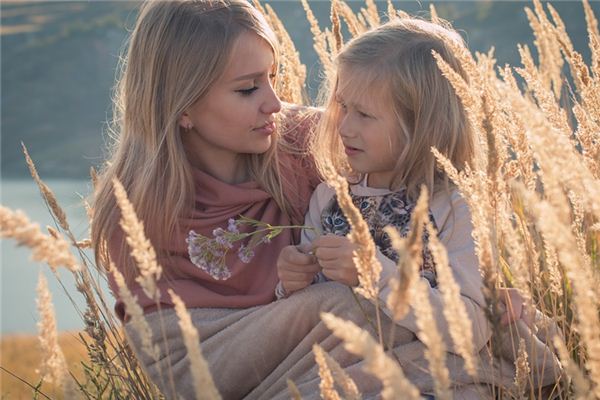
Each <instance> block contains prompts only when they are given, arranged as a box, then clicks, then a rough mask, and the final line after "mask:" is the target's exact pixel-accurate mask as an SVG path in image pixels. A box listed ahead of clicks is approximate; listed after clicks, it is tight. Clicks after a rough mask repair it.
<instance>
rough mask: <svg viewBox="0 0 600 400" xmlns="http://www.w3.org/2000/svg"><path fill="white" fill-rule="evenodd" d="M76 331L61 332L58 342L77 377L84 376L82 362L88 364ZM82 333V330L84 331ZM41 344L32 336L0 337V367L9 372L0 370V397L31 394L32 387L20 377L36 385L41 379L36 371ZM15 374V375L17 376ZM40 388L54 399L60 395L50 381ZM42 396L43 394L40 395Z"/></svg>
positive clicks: (39, 361) (23, 396) (8, 397)
mask: <svg viewBox="0 0 600 400" xmlns="http://www.w3.org/2000/svg"><path fill="white" fill-rule="evenodd" d="M79 334H80V333H79V332H61V333H60V334H59V337H58V343H59V345H60V347H61V348H62V349H63V352H64V354H65V358H66V359H67V365H68V366H69V371H71V372H72V373H73V374H74V375H75V376H76V377H77V378H78V379H81V378H82V377H83V368H82V366H81V363H82V362H85V363H89V359H88V357H87V349H86V347H85V345H84V344H83V343H82V342H81V340H80V338H79ZM83 334H84V335H85V333H83ZM42 356H43V354H42V351H41V348H40V343H39V340H38V338H37V336H35V335H5V336H2V337H1V338H0V364H1V365H2V368H4V369H5V370H7V371H10V372H11V373H12V374H14V375H16V377H15V376H11V375H10V374H8V373H7V372H4V371H2V372H1V373H0V398H2V399H7V400H8V399H26V398H32V397H33V389H32V388H31V387H29V386H28V385H27V384H25V383H24V382H22V381H21V380H19V379H18V378H20V379H23V380H25V381H26V382H29V383H31V384H34V385H36V384H37V383H39V382H40V381H41V376H40V374H39V373H37V372H36V370H37V368H38V366H39V365H41V361H42ZM17 377H18V378H17ZM39 389H40V391H42V392H43V393H45V394H47V395H48V396H49V397H51V398H53V399H60V398H63V393H62V390H61V388H57V387H56V386H55V385H53V384H49V383H44V384H42V385H41V386H40V388H39ZM41 397H42V398H43V396H41Z"/></svg>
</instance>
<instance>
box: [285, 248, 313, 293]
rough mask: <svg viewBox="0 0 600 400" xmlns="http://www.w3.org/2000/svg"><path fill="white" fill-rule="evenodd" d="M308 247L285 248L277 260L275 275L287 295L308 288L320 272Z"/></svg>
mask: <svg viewBox="0 0 600 400" xmlns="http://www.w3.org/2000/svg"><path fill="white" fill-rule="evenodd" d="M305 252H308V246H302V245H301V246H286V247H284V248H283V249H282V250H281V252H280V253H279V258H277V275H278V276H279V280H280V281H281V284H282V285H283V289H284V290H285V293H286V294H287V295H290V294H292V293H294V292H297V291H298V290H300V289H304V288H305V287H307V286H309V285H310V284H311V283H312V281H313V279H314V277H315V275H316V274H317V273H318V272H319V271H320V270H321V267H320V266H319V264H317V261H316V259H315V256H313V255H310V254H305Z"/></svg>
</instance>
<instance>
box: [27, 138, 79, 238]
mask: <svg viewBox="0 0 600 400" xmlns="http://www.w3.org/2000/svg"><path fill="white" fill-rule="evenodd" d="M21 146H22V147H23V154H25V161H26V162H27V167H28V168H29V173H30V174H31V177H32V178H33V180H34V181H35V183H37V185H38V187H39V188H40V192H41V193H42V196H43V198H44V200H45V201H46V204H47V205H48V207H50V210H51V211H52V214H54V216H55V217H56V220H57V221H58V224H59V225H60V227H61V228H63V229H64V230H65V231H69V222H68V221H67V214H65V212H64V210H63V209H62V207H61V206H60V205H58V200H56V196H55V195H54V193H53V192H52V190H50V188H49V187H48V185H46V184H45V183H44V182H42V180H41V179H40V176H39V175H38V172H37V169H36V168H35V164H34V163H33V160H32V159H31V157H30V156H29V152H28V151H27V147H25V145H24V144H23V143H21Z"/></svg>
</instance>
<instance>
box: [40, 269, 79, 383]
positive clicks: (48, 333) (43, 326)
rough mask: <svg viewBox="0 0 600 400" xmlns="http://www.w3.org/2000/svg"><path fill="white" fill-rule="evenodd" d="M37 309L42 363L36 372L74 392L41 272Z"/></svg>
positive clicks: (46, 283) (46, 286)
mask: <svg viewBox="0 0 600 400" xmlns="http://www.w3.org/2000/svg"><path fill="white" fill-rule="evenodd" d="M37 309H38V313H39V314H40V321H39V322H38V324H37V326H38V332H39V333H38V339H39V342H40V347H41V354H42V364H41V365H40V368H39V371H38V373H39V374H40V375H41V377H42V380H45V381H47V382H49V383H54V384H55V385H56V386H58V387H62V388H63V390H65V391H66V392H70V393H72V392H74V390H73V384H74V383H73V381H72V380H71V377H70V375H69V371H68V368H67V361H66V359H65V355H64V354H63V351H62V349H61V348H60V346H59V345H58V335H57V332H56V317H55V314H54V307H53V306H52V295H51V294H50V290H48V282H47V281H46V278H44V275H43V274H42V273H41V272H40V274H39V280H38V286H37Z"/></svg>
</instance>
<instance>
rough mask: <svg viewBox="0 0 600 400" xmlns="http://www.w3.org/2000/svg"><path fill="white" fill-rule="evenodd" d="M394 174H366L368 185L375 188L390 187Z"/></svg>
mask: <svg viewBox="0 0 600 400" xmlns="http://www.w3.org/2000/svg"><path fill="white" fill-rule="evenodd" d="M392 178H393V176H392V174H391V173H390V174H389V175H388V174H381V173H377V174H365V180H366V184H367V186H368V187H371V188H374V189H390V190H391V186H392Z"/></svg>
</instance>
